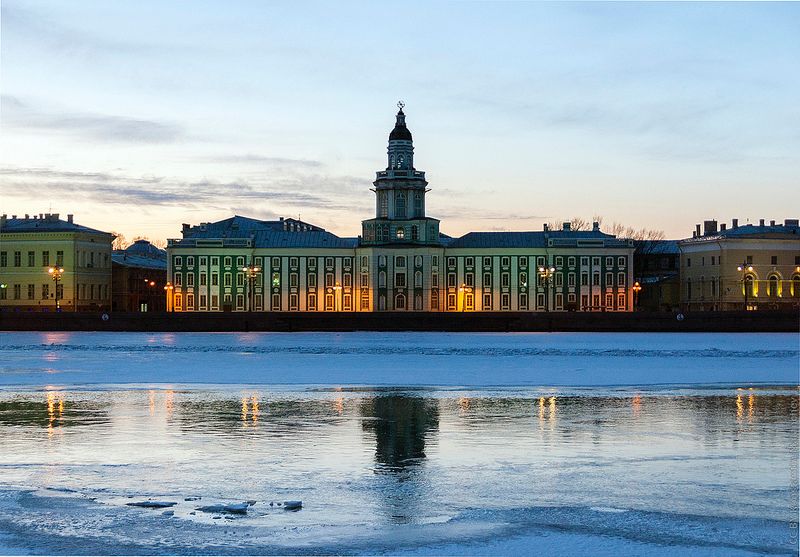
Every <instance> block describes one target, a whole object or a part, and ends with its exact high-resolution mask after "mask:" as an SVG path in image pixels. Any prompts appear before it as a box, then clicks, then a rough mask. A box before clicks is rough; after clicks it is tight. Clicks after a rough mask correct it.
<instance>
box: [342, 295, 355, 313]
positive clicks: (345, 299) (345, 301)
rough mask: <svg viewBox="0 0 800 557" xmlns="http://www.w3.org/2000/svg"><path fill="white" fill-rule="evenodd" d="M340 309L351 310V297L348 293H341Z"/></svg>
mask: <svg viewBox="0 0 800 557" xmlns="http://www.w3.org/2000/svg"><path fill="white" fill-rule="evenodd" d="M342 309H343V310H344V311H352V310H353V297H352V296H351V295H350V294H344V295H342Z"/></svg>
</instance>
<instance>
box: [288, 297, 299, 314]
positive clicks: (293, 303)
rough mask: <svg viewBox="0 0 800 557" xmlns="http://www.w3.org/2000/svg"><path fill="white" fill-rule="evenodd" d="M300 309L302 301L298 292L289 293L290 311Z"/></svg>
mask: <svg viewBox="0 0 800 557" xmlns="http://www.w3.org/2000/svg"><path fill="white" fill-rule="evenodd" d="M299 309H300V302H299V300H298V296H297V294H289V311H297V310H299Z"/></svg>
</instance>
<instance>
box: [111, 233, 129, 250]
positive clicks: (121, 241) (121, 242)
mask: <svg viewBox="0 0 800 557" xmlns="http://www.w3.org/2000/svg"><path fill="white" fill-rule="evenodd" d="M111 234H113V235H114V241H113V242H111V249H113V250H120V249H125V248H126V247H128V241H127V240H126V239H125V235H124V234H123V233H122V232H111Z"/></svg>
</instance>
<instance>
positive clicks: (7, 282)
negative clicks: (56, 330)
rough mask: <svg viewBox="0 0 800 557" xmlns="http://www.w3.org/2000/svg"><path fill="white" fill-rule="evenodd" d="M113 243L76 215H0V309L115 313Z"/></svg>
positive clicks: (106, 235)
mask: <svg viewBox="0 0 800 557" xmlns="http://www.w3.org/2000/svg"><path fill="white" fill-rule="evenodd" d="M113 239H114V236H113V235H112V234H109V233H108V232H101V231H99V230H94V229H92V228H87V227H85V226H81V225H79V224H75V223H74V222H73V218H72V215H67V220H61V219H60V218H59V215H58V214H57V213H56V214H49V213H45V214H40V215H25V216H24V217H17V215H13V216H11V217H10V218H9V217H8V216H7V215H2V216H0V310H2V311H9V310H11V311H55V310H56V307H57V306H58V307H59V308H60V309H61V310H62V311H78V310H92V309H106V308H109V307H110V303H111V242H112V241H113Z"/></svg>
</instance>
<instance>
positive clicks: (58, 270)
mask: <svg viewBox="0 0 800 557" xmlns="http://www.w3.org/2000/svg"><path fill="white" fill-rule="evenodd" d="M47 272H48V274H49V275H50V276H51V277H52V278H53V282H54V283H55V285H56V292H55V298H56V311H61V305H60V304H59V303H58V283H59V282H60V281H61V275H63V274H64V267H50V268H49V269H47Z"/></svg>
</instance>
